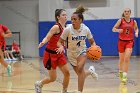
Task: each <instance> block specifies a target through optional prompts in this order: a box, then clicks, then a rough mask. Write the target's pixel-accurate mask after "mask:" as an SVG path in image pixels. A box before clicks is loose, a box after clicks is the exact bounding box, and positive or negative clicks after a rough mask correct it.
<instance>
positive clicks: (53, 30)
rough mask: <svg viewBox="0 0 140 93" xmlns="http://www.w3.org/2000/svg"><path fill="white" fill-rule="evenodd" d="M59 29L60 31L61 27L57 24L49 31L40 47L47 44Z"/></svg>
mask: <svg viewBox="0 0 140 93" xmlns="http://www.w3.org/2000/svg"><path fill="white" fill-rule="evenodd" d="M57 31H59V27H58V26H57V25H54V26H53V27H52V28H51V29H50V31H49V32H48V34H47V35H46V37H45V38H44V39H43V40H42V42H40V44H39V46H38V48H40V47H42V46H43V45H44V44H46V43H47V42H48V41H49V40H50V38H51V37H52V36H53V35H54V34H56V33H57Z"/></svg>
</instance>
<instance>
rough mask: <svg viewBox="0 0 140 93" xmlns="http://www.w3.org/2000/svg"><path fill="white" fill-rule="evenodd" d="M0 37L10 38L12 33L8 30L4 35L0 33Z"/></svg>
mask: <svg viewBox="0 0 140 93" xmlns="http://www.w3.org/2000/svg"><path fill="white" fill-rule="evenodd" d="M2 36H3V37H6V38H7V37H11V36H12V32H11V31H10V30H9V29H8V30H6V31H5V32H4V33H2Z"/></svg>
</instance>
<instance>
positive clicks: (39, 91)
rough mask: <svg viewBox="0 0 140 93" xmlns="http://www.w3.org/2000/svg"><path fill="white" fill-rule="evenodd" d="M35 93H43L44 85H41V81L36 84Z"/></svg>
mask: <svg viewBox="0 0 140 93" xmlns="http://www.w3.org/2000/svg"><path fill="white" fill-rule="evenodd" d="M35 92H36V93H42V85H41V83H40V81H36V82H35Z"/></svg>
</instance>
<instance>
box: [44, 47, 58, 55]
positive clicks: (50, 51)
mask: <svg viewBox="0 0 140 93" xmlns="http://www.w3.org/2000/svg"><path fill="white" fill-rule="evenodd" d="M45 51H47V52H49V53H51V54H57V52H56V51H54V50H50V49H48V48H46V49H45Z"/></svg>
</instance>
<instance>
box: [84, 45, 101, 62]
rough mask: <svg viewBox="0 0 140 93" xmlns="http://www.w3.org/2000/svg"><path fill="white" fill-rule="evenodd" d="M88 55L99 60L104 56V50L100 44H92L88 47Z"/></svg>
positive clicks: (91, 58)
mask: <svg viewBox="0 0 140 93" xmlns="http://www.w3.org/2000/svg"><path fill="white" fill-rule="evenodd" d="M86 54H87V57H88V58H89V59H90V60H92V61H94V60H99V59H100V58H101V56H102V50H101V48H100V47H99V46H96V45H95V46H91V47H89V48H88V49H87V52H86Z"/></svg>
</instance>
